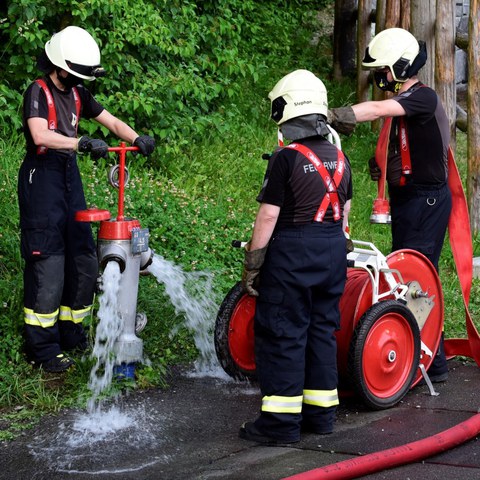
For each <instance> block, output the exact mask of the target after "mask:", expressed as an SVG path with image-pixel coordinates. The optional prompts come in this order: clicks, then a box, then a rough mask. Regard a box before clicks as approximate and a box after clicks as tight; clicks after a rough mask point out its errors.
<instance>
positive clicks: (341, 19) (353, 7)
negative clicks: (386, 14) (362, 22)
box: [333, 0, 357, 80]
mask: <svg viewBox="0 0 480 480" xmlns="http://www.w3.org/2000/svg"><path fill="white" fill-rule="evenodd" d="M356 13H357V0H336V1H335V20H334V28H333V78H334V79H335V80H340V79H342V78H343V77H344V76H347V75H350V74H353V73H354V72H355V51H356V50H355V46H356V45H355V41H356V38H355V37H356V33H355V32H356V24H355V23H356V20H357V15H356Z"/></svg>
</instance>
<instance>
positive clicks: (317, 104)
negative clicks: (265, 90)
mask: <svg viewBox="0 0 480 480" xmlns="http://www.w3.org/2000/svg"><path fill="white" fill-rule="evenodd" d="M268 98H269V99H270V101H271V102H272V112H271V118H272V119H273V120H274V121H275V122H276V123H277V125H281V124H282V123H284V122H286V121H287V120H291V119H292V118H296V117H301V116H302V115H309V114H312V113H319V114H321V115H325V117H326V116H327V112H328V99H327V89H326V88H325V85H324V84H323V82H322V81H321V80H320V79H319V78H318V77H316V76H315V75H314V74H313V73H312V72H310V71H308V70H295V71H293V72H291V73H289V74H288V75H285V76H284V77H283V78H282V79H281V80H280V81H279V82H278V83H277V84H276V85H275V86H274V87H273V90H272V91H271V92H270V93H269V94H268Z"/></svg>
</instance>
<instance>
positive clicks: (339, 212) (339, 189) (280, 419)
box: [239, 70, 352, 444]
mask: <svg viewBox="0 0 480 480" xmlns="http://www.w3.org/2000/svg"><path fill="white" fill-rule="evenodd" d="M269 98H270V100H271V102H272V113H271V117H272V119H273V120H274V121H275V122H276V123H277V124H278V125H279V129H280V130H281V132H282V133H283V136H284V137H285V138H287V139H289V140H292V141H294V142H293V143H290V144H289V145H288V146H287V147H284V148H279V149H278V150H277V151H276V152H275V153H274V154H273V155H272V157H271V158H270V160H269V164H268V167H267V172H266V175H265V181H264V184H263V187H262V190H261V192H260V194H259V196H258V198H257V200H258V201H259V202H260V207H259V210H258V214H257V217H256V220H255V226H254V229H253V234H252V238H251V240H250V242H249V243H248V244H247V246H246V251H245V262H244V265H245V268H244V273H243V283H244V286H245V288H246V289H247V292H248V293H249V294H250V295H255V296H257V295H258V296H257V303H256V311H255V320H254V325H255V326H254V331H255V363H256V371H257V375H258V379H259V383H260V389H261V392H262V396H263V398H262V405H261V412H260V416H259V417H258V418H257V419H256V420H255V421H254V422H247V423H244V424H243V426H242V427H241V428H240V432H239V435H240V437H241V438H244V439H247V440H253V441H256V442H260V443H268V444H275V443H293V442H298V441H299V440H300V430H301V429H305V430H309V431H311V432H314V433H318V434H327V433H330V432H332V430H333V424H334V420H335V412H336V406H337V404H338V393H337V355H336V340H335V330H336V329H338V328H339V325H340V312H339V300H340V296H341V295H342V292H343V289H344V285H345V280H346V270H347V265H346V237H345V235H344V232H343V229H342V216H343V206H344V204H345V203H346V202H347V201H348V200H349V199H350V198H351V194H352V185H351V171H350V165H349V162H348V160H347V158H346V157H345V155H344V154H343V153H342V152H341V151H340V150H339V149H338V148H337V147H335V146H334V145H332V144H331V143H330V142H329V141H328V140H327V139H326V138H325V137H326V136H327V135H328V133H329V130H328V129H327V126H326V123H325V122H326V116H327V108H328V104H327V91H326V89H325V86H324V84H323V82H322V81H321V80H320V79H318V78H317V77H316V76H315V75H314V74H313V73H311V72H309V71H307V70H296V71H294V72H292V73H290V74H289V75H286V76H285V77H283V78H282V79H281V80H280V81H279V82H278V83H277V84H276V85H275V87H274V88H273V90H272V91H271V92H270V94H269ZM327 191H328V193H327Z"/></svg>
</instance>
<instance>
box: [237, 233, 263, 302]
mask: <svg viewBox="0 0 480 480" xmlns="http://www.w3.org/2000/svg"><path fill="white" fill-rule="evenodd" d="M267 248H268V247H263V248H259V249H257V250H250V242H249V243H247V245H245V259H244V262H243V273H242V285H243V288H244V289H245V290H246V291H247V293H248V294H249V295H252V296H254V297H258V292H257V290H255V288H254V287H256V288H258V278H257V277H258V274H259V273H260V268H261V266H262V265H263V261H264V260H265V254H266V253H267Z"/></svg>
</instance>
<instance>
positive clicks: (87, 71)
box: [65, 60, 106, 78]
mask: <svg viewBox="0 0 480 480" xmlns="http://www.w3.org/2000/svg"><path fill="white" fill-rule="evenodd" d="M65 63H66V64H67V65H68V67H69V68H70V69H71V70H72V71H73V72H75V73H78V74H80V75H84V76H86V77H95V78H99V77H104V76H105V73H106V72H105V70H104V69H103V68H102V66H101V65H94V66H91V65H80V64H79V63H73V62H70V61H69V60H66V62H65Z"/></svg>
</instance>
